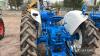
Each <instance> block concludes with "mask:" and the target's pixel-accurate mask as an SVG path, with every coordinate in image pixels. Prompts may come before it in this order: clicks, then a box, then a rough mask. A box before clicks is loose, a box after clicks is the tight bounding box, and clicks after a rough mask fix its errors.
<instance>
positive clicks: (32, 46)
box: [20, 15, 40, 56]
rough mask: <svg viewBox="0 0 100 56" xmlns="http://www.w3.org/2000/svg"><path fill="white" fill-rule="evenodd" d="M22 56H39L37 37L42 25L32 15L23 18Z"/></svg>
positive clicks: (21, 34)
mask: <svg viewBox="0 0 100 56" xmlns="http://www.w3.org/2000/svg"><path fill="white" fill-rule="evenodd" d="M37 26H38V27H37ZM20 31H21V32H20V41H21V44H20V46H21V56H37V53H38V52H37V45H36V41H35V40H36V39H37V37H38V36H39V33H40V26H39V24H38V22H36V21H35V20H34V19H33V18H32V17H31V16H30V15H25V16H24V17H23V18H22V19H21V29H20Z"/></svg>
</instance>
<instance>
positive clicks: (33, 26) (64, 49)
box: [20, 0, 100, 56]
mask: <svg viewBox="0 0 100 56" xmlns="http://www.w3.org/2000/svg"><path fill="white" fill-rule="evenodd" d="M40 2H41V0H40V1H39V0H32V1H30V3H29V4H28V6H27V9H26V10H23V13H24V14H22V15H24V16H22V19H21V32H20V34H21V35H20V41H21V44H20V47H21V56H79V55H80V56H89V55H92V54H94V50H95V49H96V48H98V47H99V45H98V41H99V39H100V36H99V35H98V34H97V33H98V28H96V27H95V25H94V24H93V23H92V21H91V20H90V19H88V17H87V15H84V14H83V13H82V11H79V10H73V11H69V12H68V13H66V14H65V16H64V17H62V16H58V15H56V13H55V12H54V11H52V10H51V9H49V8H46V9H41V8H40V7H41V3H40ZM37 5H38V6H37ZM37 8H38V9H37ZM42 8H43V7H42ZM61 20H62V24H60V23H59V21H61Z"/></svg>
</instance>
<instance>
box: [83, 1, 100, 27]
mask: <svg viewBox="0 0 100 56" xmlns="http://www.w3.org/2000/svg"><path fill="white" fill-rule="evenodd" d="M87 9H88V8H87V5H86V4H83V6H82V12H83V14H87V15H89V18H90V19H92V21H93V23H94V24H95V26H96V27H97V28H99V29H100V9H99V6H96V0H95V2H94V6H93V8H92V10H91V11H90V13H87Z"/></svg>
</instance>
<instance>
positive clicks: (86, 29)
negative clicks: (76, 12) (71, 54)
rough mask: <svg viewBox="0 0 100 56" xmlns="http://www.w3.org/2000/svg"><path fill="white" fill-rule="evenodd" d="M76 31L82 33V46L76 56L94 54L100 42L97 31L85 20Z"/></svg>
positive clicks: (89, 21)
mask: <svg viewBox="0 0 100 56" xmlns="http://www.w3.org/2000/svg"><path fill="white" fill-rule="evenodd" d="M78 29H79V30H80V31H81V33H82V44H81V48H80V49H79V51H78V52H77V55H79V56H91V55H92V54H94V53H95V49H96V48H98V47H99V44H98V41H99V40H100V36H99V35H98V29H97V28H96V27H95V26H94V24H93V23H92V22H91V20H86V21H85V22H84V23H82V24H81V25H80V27H79V28H78ZM78 32H79V31H78ZM78 32H76V33H78ZM79 42H81V41H79Z"/></svg>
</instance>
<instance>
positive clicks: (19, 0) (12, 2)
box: [8, 0, 23, 9]
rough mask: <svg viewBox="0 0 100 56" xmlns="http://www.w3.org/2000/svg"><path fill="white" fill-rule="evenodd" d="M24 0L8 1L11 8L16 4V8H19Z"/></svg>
mask: <svg viewBox="0 0 100 56" xmlns="http://www.w3.org/2000/svg"><path fill="white" fill-rule="evenodd" d="M22 2H23V0H9V1H8V3H9V5H10V8H11V9H13V8H12V7H13V6H14V7H15V8H16V9H18V7H19V6H20V5H22Z"/></svg>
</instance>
